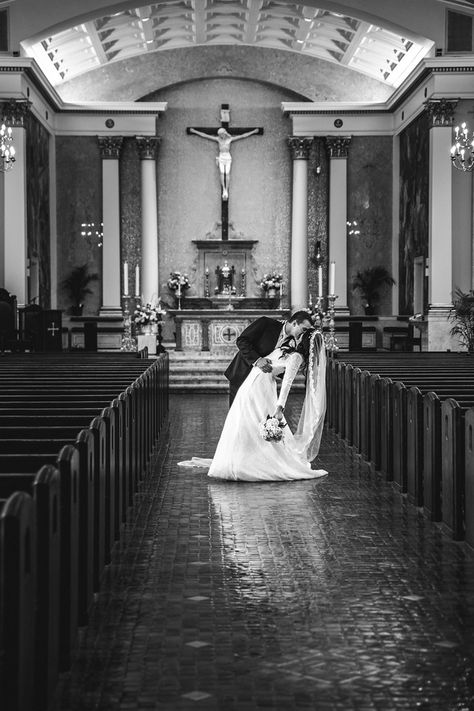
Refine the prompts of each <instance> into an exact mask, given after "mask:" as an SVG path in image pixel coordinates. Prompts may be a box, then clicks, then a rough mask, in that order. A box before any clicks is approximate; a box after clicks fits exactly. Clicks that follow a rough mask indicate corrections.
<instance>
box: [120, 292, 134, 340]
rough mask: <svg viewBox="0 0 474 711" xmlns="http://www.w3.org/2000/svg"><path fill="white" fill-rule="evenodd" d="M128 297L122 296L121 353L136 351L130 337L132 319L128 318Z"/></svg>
mask: <svg viewBox="0 0 474 711" xmlns="http://www.w3.org/2000/svg"><path fill="white" fill-rule="evenodd" d="M129 301H130V296H129V295H128V294H124V295H123V335H122V345H121V347H120V350H121V351H128V352H132V351H136V350H137V342H136V340H135V338H134V337H133V336H132V319H131V318H130V309H129Z"/></svg>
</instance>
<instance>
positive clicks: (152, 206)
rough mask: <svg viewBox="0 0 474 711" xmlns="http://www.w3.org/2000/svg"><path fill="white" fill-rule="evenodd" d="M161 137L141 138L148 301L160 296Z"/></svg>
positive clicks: (144, 275) (144, 291)
mask: <svg viewBox="0 0 474 711" xmlns="http://www.w3.org/2000/svg"><path fill="white" fill-rule="evenodd" d="M160 140H161V139H160V138H159V137H158V136H137V137H136V141H137V148H138V154H139V156H140V161H141V196H142V199H141V207H142V264H141V266H142V268H141V293H142V297H143V301H144V302H150V301H151V300H152V299H153V298H155V299H156V298H157V297H158V296H159V288H160V287H159V280H158V274H159V271H158V259H159V257H158V207H157V191H156V187H157V186H156V155H157V152H158V147H159V145H160Z"/></svg>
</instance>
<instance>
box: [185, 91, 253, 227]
mask: <svg viewBox="0 0 474 711" xmlns="http://www.w3.org/2000/svg"><path fill="white" fill-rule="evenodd" d="M229 120H230V110H229V105H228V104H222V105H221V125H220V126H219V127H218V128H188V129H187V133H188V134H190V133H194V134H195V135H196V136H200V137H201V138H207V139H208V140H209V141H214V142H215V143H217V144H218V148H219V153H218V155H217V156H216V164H217V167H218V168H219V177H220V181H221V187H222V195H221V200H222V239H223V240H226V239H228V233H229V217H228V206H227V203H228V200H229V180H230V170H231V166H232V156H231V154H230V145H231V143H233V142H234V141H239V140H240V139H242V138H248V137H249V136H253V135H255V134H259V135H262V134H263V128H235V129H229ZM231 131H232V132H231Z"/></svg>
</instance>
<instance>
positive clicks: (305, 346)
mask: <svg viewBox="0 0 474 711" xmlns="http://www.w3.org/2000/svg"><path fill="white" fill-rule="evenodd" d="M315 331H316V329H315V328H309V329H308V330H307V331H305V332H304V333H303V335H302V336H301V339H300V342H299V344H298V348H297V349H296V350H297V351H298V353H301V355H302V356H303V358H304V360H305V363H307V362H308V358H309V350H310V344H311V337H312V335H313V333H314V332H315Z"/></svg>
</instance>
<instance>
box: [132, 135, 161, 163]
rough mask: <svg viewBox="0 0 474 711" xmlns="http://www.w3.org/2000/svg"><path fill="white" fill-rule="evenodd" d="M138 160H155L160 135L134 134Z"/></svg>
mask: <svg viewBox="0 0 474 711" xmlns="http://www.w3.org/2000/svg"><path fill="white" fill-rule="evenodd" d="M135 141H136V143H137V150H138V155H139V156H140V160H156V157H157V154H158V148H159V147H160V143H161V138H160V136H135Z"/></svg>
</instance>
